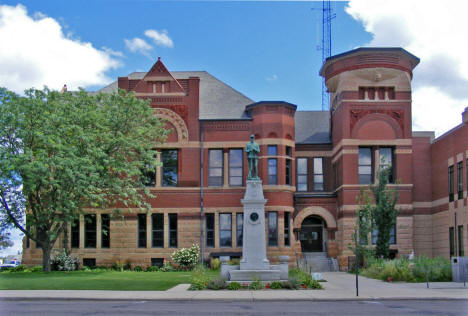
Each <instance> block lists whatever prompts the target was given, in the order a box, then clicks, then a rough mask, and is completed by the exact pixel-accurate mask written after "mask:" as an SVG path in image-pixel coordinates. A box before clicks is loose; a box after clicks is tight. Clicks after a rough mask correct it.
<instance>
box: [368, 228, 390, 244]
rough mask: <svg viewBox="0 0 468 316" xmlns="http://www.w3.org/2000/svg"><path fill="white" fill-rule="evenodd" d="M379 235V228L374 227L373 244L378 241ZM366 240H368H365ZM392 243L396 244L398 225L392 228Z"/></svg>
mask: <svg viewBox="0 0 468 316" xmlns="http://www.w3.org/2000/svg"><path fill="white" fill-rule="evenodd" d="M378 237H379V230H378V229H377V228H374V230H373V231H372V244H373V245H375V244H376V243H377V238H378ZM364 241H365V242H366V240H364ZM390 245H396V225H395V226H393V227H392V229H391V230H390Z"/></svg>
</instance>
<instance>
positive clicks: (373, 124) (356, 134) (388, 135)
mask: <svg viewBox="0 0 468 316" xmlns="http://www.w3.org/2000/svg"><path fill="white" fill-rule="evenodd" d="M377 135H378V136H377ZM351 137H353V138H359V139H375V138H379V139H395V138H403V130H402V128H401V126H400V124H399V122H398V121H397V120H396V119H395V118H393V117H390V116H389V115H387V114H384V113H372V114H367V115H365V116H364V117H362V118H361V119H359V120H358V121H357V122H356V124H355V125H354V127H353V128H352V134H351Z"/></svg>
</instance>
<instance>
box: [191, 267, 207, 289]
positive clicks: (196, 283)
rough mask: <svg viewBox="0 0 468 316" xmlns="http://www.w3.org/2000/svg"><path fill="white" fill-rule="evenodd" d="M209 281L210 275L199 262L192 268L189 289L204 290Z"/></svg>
mask: <svg viewBox="0 0 468 316" xmlns="http://www.w3.org/2000/svg"><path fill="white" fill-rule="evenodd" d="M209 281H210V277H209V276H208V274H207V273H206V270H205V267H204V266H203V265H201V264H199V265H197V266H196V267H195V268H194V269H193V270H192V276H191V278H190V287H189V290H192V291H198V290H204V289H206V287H207V285H208V282H209Z"/></svg>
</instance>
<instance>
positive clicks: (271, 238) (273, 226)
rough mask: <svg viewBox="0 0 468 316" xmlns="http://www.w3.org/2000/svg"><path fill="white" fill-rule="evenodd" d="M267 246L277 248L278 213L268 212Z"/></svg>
mask: <svg viewBox="0 0 468 316" xmlns="http://www.w3.org/2000/svg"><path fill="white" fill-rule="evenodd" d="M268 246H273V247H275V246H278V212H268Z"/></svg>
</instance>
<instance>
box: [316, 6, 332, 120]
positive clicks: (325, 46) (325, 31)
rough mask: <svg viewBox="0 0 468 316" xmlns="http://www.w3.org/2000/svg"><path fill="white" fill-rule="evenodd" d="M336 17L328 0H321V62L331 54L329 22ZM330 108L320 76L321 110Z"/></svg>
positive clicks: (323, 80)
mask: <svg viewBox="0 0 468 316" xmlns="http://www.w3.org/2000/svg"><path fill="white" fill-rule="evenodd" d="M334 18H336V14H335V13H333V9H332V8H331V6H330V0H323V1H322V45H321V46H320V47H319V49H320V50H321V51H322V64H323V63H324V62H325V60H326V59H327V58H328V57H330V56H331V47H332V40H331V22H332V20H333V19H334ZM329 108H330V98H329V96H328V92H327V86H326V85H325V78H322V111H324V110H328V109H329Z"/></svg>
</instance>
